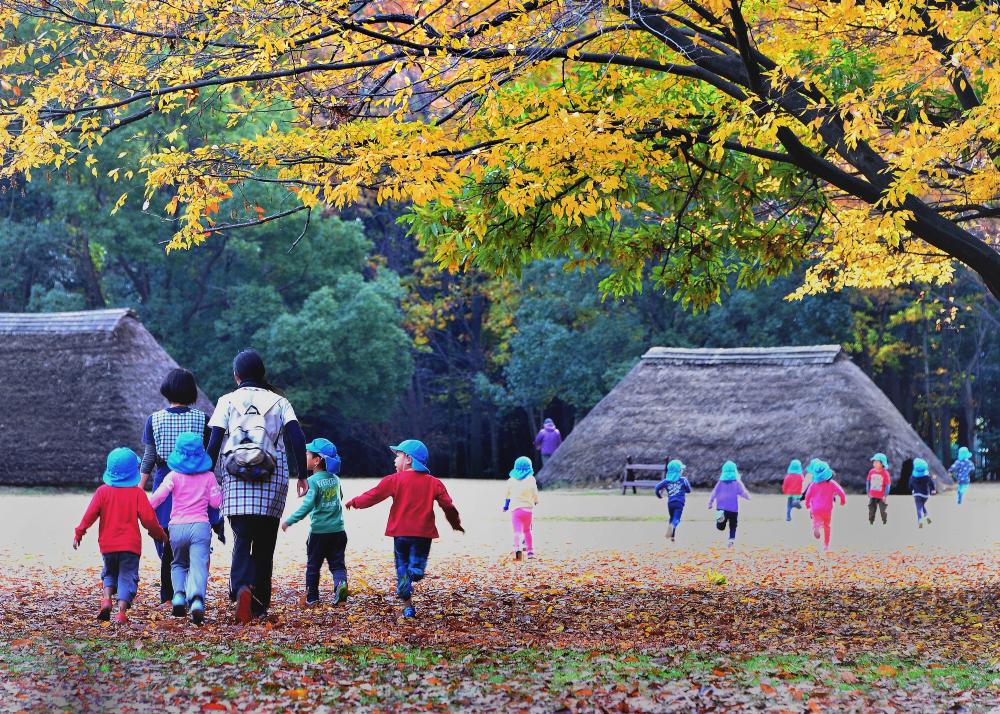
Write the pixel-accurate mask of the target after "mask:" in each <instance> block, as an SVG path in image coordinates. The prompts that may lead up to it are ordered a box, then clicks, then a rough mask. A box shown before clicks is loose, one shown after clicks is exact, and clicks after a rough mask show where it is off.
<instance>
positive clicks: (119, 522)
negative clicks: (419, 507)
mask: <svg viewBox="0 0 1000 714" xmlns="http://www.w3.org/2000/svg"><path fill="white" fill-rule="evenodd" d="M97 519H100V521H101V523H100V526H99V527H98V531H97V543H98V545H99V546H100V548H101V557H102V558H103V559H104V570H103V571H102V572H101V580H102V581H103V585H104V598H103V599H102V600H101V609H100V611H99V612H98V613H97V619H98V620H105V621H106V620H110V619H111V607H112V603H111V598H112V597H117V599H118V612H117V614H116V615H115V622H117V623H118V624H120V625H124V624H125V623H127V622H128V615H127V614H126V612H125V611H126V610H127V609H128V608H129V607H131V605H132V600H133V599H134V598H135V594H136V591H137V590H138V588H139V556H140V555H141V554H142V536H141V535H140V534H139V525H138V523H142V525H143V528H145V529H146V531H147V532H148V533H149V535H150V536H152V537H153V538H154V539H155V540H158V541H161V542H163V541H165V540H166V539H167V534H166V533H164V532H163V528H162V527H161V526H160V523H159V521H157V519H156V513H155V512H154V511H153V507H152V506H150V505H149V499H148V498H146V492H145V491H143V490H142V489H141V488H139V457H138V456H136V455H135V452H134V451H132V449H129V448H126V447H124V446H122V447H119V448H117V449H114V450H113V451H112V452H111V453H110V454H108V459H107V467H106V468H105V470H104V485H103V486H100V487H98V489H97V491H95V492H94V497H93V498H91V499H90V505H89V506H87V511H86V512H85V513H84V514H83V518H82V519H81V520H80V525H78V526H77V527H76V535H75V536H74V538H73V548H74V549H76V548H79V547H80V540H81V539H82V538H83V536H84V534H85V533H86V532H87V529H88V528H90V527H91V526H92V525H94V521H96V520H97Z"/></svg>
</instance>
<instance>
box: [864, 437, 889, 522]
mask: <svg viewBox="0 0 1000 714" xmlns="http://www.w3.org/2000/svg"><path fill="white" fill-rule="evenodd" d="M891 486H892V477H891V476H890V475H889V459H888V457H887V456H886V455H885V454H875V455H874V456H873V457H872V468H871V471H869V472H868V478H867V479H865V492H866V493H867V494H868V523H869V524H871V525H875V511H876V510H878V512H879V514H880V515H881V516H882V525H886V523H888V520H889V519H888V518H887V517H886V514H885V511H886V508H888V504H887V503H886V498H888V496H889V489H890V488H891Z"/></svg>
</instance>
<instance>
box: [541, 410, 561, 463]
mask: <svg viewBox="0 0 1000 714" xmlns="http://www.w3.org/2000/svg"><path fill="white" fill-rule="evenodd" d="M560 444H562V434H560V433H559V430H558V429H556V425H555V422H553V421H552V420H551V419H546V420H545V421H544V422H542V428H541V430H540V431H539V432H538V436H536V437H535V448H536V449H538V451H539V452H541V454H542V466H544V465H545V462H546V461H548V460H549V457H550V456H552V454H554V453H556V449H558V448H559V445H560Z"/></svg>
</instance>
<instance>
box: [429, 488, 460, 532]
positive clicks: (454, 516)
mask: <svg viewBox="0 0 1000 714" xmlns="http://www.w3.org/2000/svg"><path fill="white" fill-rule="evenodd" d="M434 500H435V501H437V502H438V505H439V506H441V510H442V511H444V517H445V518H447V519H448V523H450V524H451V527H452V530H456V531H460V532H462V533H465V529H464V528H462V519H461V517H460V516H459V515H458V509H457V508H455V504H454V502H453V501H452V500H451V496H450V495H449V494H448V489H447V488H445V487H444V484H443V483H441V482H438V486H437V489H436V491H435V493H434Z"/></svg>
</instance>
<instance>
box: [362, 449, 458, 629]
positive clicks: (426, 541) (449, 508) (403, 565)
mask: <svg viewBox="0 0 1000 714" xmlns="http://www.w3.org/2000/svg"><path fill="white" fill-rule="evenodd" d="M390 449H391V450H392V451H393V452H395V454H396V459H395V461H394V462H393V463H394V464H395V466H396V473H394V474H390V475H389V476H386V477H385V478H383V479H382V480H381V481H379V483H378V485H377V486H376V487H375V488H373V489H371V490H370V491H366V492H365V493H363V494H361V495H360V496H358V497H357V498H352V499H351V500H350V501H348V502H347V503H345V504H344V508H369V507H371V506H374V505H375V504H376V503H381V502H382V501H384V500H385V499H387V498H392V507H391V508H390V509H389V522H388V523H387V524H386V526H385V534H386V535H387V536H390V537H392V539H393V554H394V556H395V559H396V594H397V595H398V596H399V599H400V600H402V601H403V617H415V616H416V614H417V611H416V608H414V607H413V601H412V597H413V583H416V582H419V581H420V580H422V579H423V577H424V571H425V570H426V569H427V558H428V556H429V555H430V552H431V539H432V538H437V537H438V532H437V527H436V526H435V525H434V502H435V501H437V503H438V504H439V505H440V506H441V510H442V511H444V515H445V518H447V519H448V523H450V524H451V527H452V528H453V529H455V530H456V531H461V532H462V533H465V529H464V528H462V521H461V519H460V518H459V515H458V509H456V508H455V504H454V503H452V501H451V496H449V495H448V489H446V488H445V487H444V484H443V483H441V482H440V481H439V480H438V479H436V478H434V477H433V476H431V475H430V473H429V472H428V470H427V466H425V465H424V464H426V462H427V447H426V446H424V444H423V442H420V441H417V440H416V439H407V440H406V441H403V442H402V443H400V444H399V445H398V446H392V447H390Z"/></svg>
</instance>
